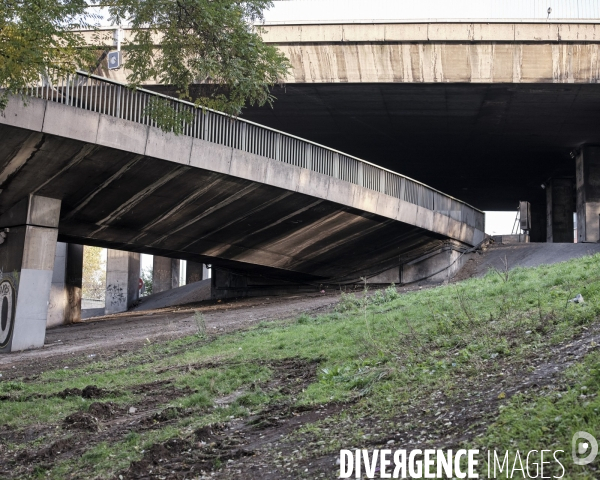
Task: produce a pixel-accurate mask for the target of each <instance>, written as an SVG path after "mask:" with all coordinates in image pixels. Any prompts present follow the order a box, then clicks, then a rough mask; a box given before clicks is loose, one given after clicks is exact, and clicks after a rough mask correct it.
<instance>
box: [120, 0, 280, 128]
mask: <svg viewBox="0 0 600 480" xmlns="http://www.w3.org/2000/svg"><path fill="white" fill-rule="evenodd" d="M269 6H271V1H270V0H221V1H219V2H214V1H212V0H178V1H177V2H172V1H170V0H143V1H142V0H118V1H116V2H115V3H112V4H111V6H110V7H109V11H110V13H111V18H112V20H113V21H114V22H115V23H116V24H123V23H126V24H127V25H128V28H131V29H132V36H131V38H130V39H128V40H127V41H126V42H125V43H124V45H123V50H124V51H125V57H126V62H127V68H128V70H129V71H130V72H131V73H130V74H129V76H128V80H129V82H131V84H132V85H134V86H137V85H140V84H142V83H144V82H145V81H147V80H155V79H156V80H157V81H158V82H159V83H161V84H164V85H170V86H172V87H173V88H174V89H175V91H176V92H177V95H178V96H179V97H180V98H183V99H188V100H195V101H196V104H197V105H202V106H203V107H207V108H213V109H216V110H221V111H224V112H226V113H229V114H231V115H239V113H240V112H241V110H242V107H244V106H245V105H264V104H265V103H268V104H272V102H273V100H274V97H273V95H272V94H271V91H270V87H271V86H273V85H274V84H275V83H277V82H278V81H280V80H281V79H282V78H283V77H284V76H285V75H286V74H287V71H288V69H289V64H288V61H287V59H286V58H285V56H284V55H283V54H281V53H280V52H279V51H278V50H277V48H276V47H275V46H273V45H267V44H265V43H264V42H263V40H262V38H261V36H260V29H259V28H257V27H255V26H254V25H253V23H254V21H255V20H259V19H260V18H262V12H263V10H264V9H265V8H268V7H269ZM157 43H159V44H160V47H159V48H157V46H156V45H157ZM192 84H194V85H197V86H196V87H194V88H193V89H191V88H190V85H192ZM161 113H164V112H161ZM167 117H168V115H167Z"/></svg>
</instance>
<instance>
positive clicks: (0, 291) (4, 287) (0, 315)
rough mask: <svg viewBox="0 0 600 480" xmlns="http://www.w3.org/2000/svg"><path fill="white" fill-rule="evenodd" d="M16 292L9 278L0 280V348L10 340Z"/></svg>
mask: <svg viewBox="0 0 600 480" xmlns="http://www.w3.org/2000/svg"><path fill="white" fill-rule="evenodd" d="M16 303H17V302H16V294H15V287H14V284H13V282H12V281H11V280H10V279H9V278H4V279H2V280H1V281H0V348H2V347H5V346H6V345H8V342H10V339H11V335H12V331H13V326H14V319H15V306H16Z"/></svg>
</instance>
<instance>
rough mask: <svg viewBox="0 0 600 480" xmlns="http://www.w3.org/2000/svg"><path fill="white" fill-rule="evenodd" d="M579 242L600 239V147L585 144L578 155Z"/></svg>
mask: <svg viewBox="0 0 600 480" xmlns="http://www.w3.org/2000/svg"><path fill="white" fill-rule="evenodd" d="M575 171H576V174H577V242H579V243H584V242H597V241H598V240H600V223H599V217H598V215H599V214H600V147H596V146H584V147H583V148H582V149H581V151H580V152H579V154H578V155H577V157H576V169H575Z"/></svg>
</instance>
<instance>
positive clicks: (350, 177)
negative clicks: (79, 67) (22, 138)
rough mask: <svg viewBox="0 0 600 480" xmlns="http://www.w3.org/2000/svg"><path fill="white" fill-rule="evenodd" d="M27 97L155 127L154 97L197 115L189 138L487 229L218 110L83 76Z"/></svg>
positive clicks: (433, 195)
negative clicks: (150, 113)
mask: <svg viewBox="0 0 600 480" xmlns="http://www.w3.org/2000/svg"><path fill="white" fill-rule="evenodd" d="M26 94H28V95H30V96H33V97H37V98H43V99H46V100H49V101H53V102H58V103H62V104H64V105H69V106H73V107H76V108H81V109H84V110H90V111H94V112H97V113H100V114H104V115H109V116H113V117H117V118H121V119H124V120H130V121H134V122H137V123H141V124H143V125H150V126H157V125H156V122H155V121H153V120H152V119H151V118H150V117H148V116H147V115H146V114H145V109H146V106H147V105H148V104H149V102H150V100H151V99H152V98H162V99H165V100H166V101H168V102H170V103H171V105H172V107H173V108H174V109H175V111H177V112H183V111H184V110H187V111H188V112H189V113H191V114H192V119H193V120H192V122H191V123H184V124H183V131H182V132H181V133H182V134H183V135H186V136H191V137H194V138H198V139H202V140H206V141H209V142H213V143H217V144H220V145H225V146H228V147H231V148H236V149H239V150H242V151H245V152H249V153H254V154H257V155H261V156H264V157H267V158H271V159H273V160H278V161H281V162H284V163H288V164H291V165H295V166H298V167H302V168H306V169H309V170H312V171H315V172H319V173H323V174H325V175H329V176H332V177H335V178H338V179H341V180H345V181H348V182H350V183H354V184H356V185H360V186H362V187H365V188H368V189H371V190H374V191H377V192H380V193H384V194H386V195H390V196H392V197H396V198H399V199H401V200H404V201H407V202H410V203H413V204H415V205H418V206H421V207H424V208H428V209H430V210H434V211H436V212H439V213H440V214H442V215H446V216H448V217H450V218H453V219H455V220H459V221H463V222H465V223H467V224H468V225H470V226H472V227H475V228H477V229H479V230H483V222H484V214H483V212H482V211H481V210H478V209H476V208H474V207H472V206H471V205H469V204H467V203H465V202H463V201H462V200H458V199H456V198H453V197H451V196H450V195H446V194H444V193H442V192H440V191H438V190H436V189H434V188H431V187H429V186H427V185H425V184H423V183H421V182H419V181H417V180H413V179H412V178H409V177H407V176H405V175H401V174H399V173H396V172H393V171H391V170H388V169H386V168H382V167H379V166H377V165H374V164H372V163H370V162H367V161H365V160H362V159H360V158H356V157H354V156H352V155H348V154H346V153H343V152H340V151H338V150H334V149H332V148H328V147H325V146H323V145H320V144H318V143H315V142H311V141H310V140H305V139H303V138H300V137H296V136H294V135H290V134H287V133H284V132H281V131H279V130H275V129H273V128H270V127H266V126H263V125H259V124H257V123H254V122H251V121H249V120H244V119H240V118H233V117H231V116H229V115H227V114H225V113H222V112H218V111H215V110H212V109H208V108H198V107H196V105H194V104H193V103H190V102H186V101H184V100H179V99H177V98H174V97H169V96H167V95H163V94H160V93H157V92H152V91H150V90H146V89H143V88H135V89H134V88H130V87H128V86H127V85H125V84H123V83H120V82H117V81H114V80H110V79H107V78H104V77H100V76H97V75H92V74H88V73H86V72H82V71H78V72H76V73H75V74H73V75H68V76H66V77H65V78H61V79H59V80H58V81H56V83H55V84H51V83H50V82H49V81H43V82H40V83H39V84H38V85H35V86H32V87H31V88H30V89H28V91H27V92H26Z"/></svg>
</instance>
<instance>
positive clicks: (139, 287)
mask: <svg viewBox="0 0 600 480" xmlns="http://www.w3.org/2000/svg"><path fill="white" fill-rule="evenodd" d="M142 288H144V281H143V280H142V279H141V278H140V280H139V281H138V290H141V289H142Z"/></svg>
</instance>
